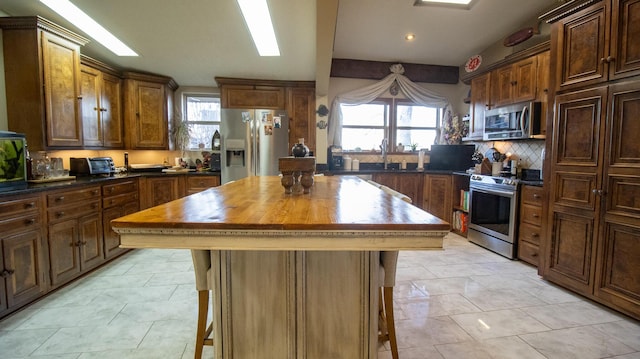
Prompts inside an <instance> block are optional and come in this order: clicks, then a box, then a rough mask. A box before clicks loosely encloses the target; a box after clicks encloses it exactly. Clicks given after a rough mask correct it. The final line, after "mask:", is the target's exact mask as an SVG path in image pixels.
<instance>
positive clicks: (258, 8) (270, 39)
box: [238, 0, 280, 56]
mask: <svg viewBox="0 0 640 359" xmlns="http://www.w3.org/2000/svg"><path fill="white" fill-rule="evenodd" d="M238 5H240V10H241V11H242V16H244V22H245V23H246V24H247V27H248V28H249V32H251V37H252V38H253V43H254V44H255V45H256V48H257V49H258V53H259V54H260V56H280V49H279V48H278V41H277V40H276V34H275V31H274V30H273V24H272V22H271V14H270V13H269V7H268V6H267V0H238Z"/></svg>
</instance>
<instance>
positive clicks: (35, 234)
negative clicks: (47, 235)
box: [0, 195, 47, 317]
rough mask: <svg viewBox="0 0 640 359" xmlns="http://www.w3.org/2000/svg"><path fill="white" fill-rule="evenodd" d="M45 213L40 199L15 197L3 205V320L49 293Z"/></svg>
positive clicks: (0, 266)
mask: <svg viewBox="0 0 640 359" xmlns="http://www.w3.org/2000/svg"><path fill="white" fill-rule="evenodd" d="M43 211H44V203H43V200H42V198H41V196H39V195H30V196H24V195H23V196H13V197H9V198H3V200H2V202H0V233H2V238H1V239H0V317H2V316H3V315H4V314H8V313H10V312H12V311H15V310H16V309H18V308H19V307H20V306H22V305H24V304H26V303H29V302H31V301H33V300H34V299H36V298H38V297H40V296H41V295H43V294H44V293H45V292H46V290H47V281H46V280H45V273H46V271H45V260H44V253H43V241H42V240H43V223H44V215H43Z"/></svg>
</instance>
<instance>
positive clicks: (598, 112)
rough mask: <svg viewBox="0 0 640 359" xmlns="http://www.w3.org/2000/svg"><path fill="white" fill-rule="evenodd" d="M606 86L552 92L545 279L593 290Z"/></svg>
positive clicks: (569, 286) (587, 292) (580, 288)
mask: <svg viewBox="0 0 640 359" xmlns="http://www.w3.org/2000/svg"><path fill="white" fill-rule="evenodd" d="M606 94H607V88H606V87H601V88H595V89H593V90H585V91H579V92H573V93H569V94H564V95H560V96H557V97H556V111H555V112H556V117H555V118H554V126H553V128H554V129H557V131H556V130H554V133H553V140H552V149H553V154H552V159H551V174H550V178H551V183H550V196H549V201H548V202H549V207H550V208H549V217H548V220H547V223H548V230H547V235H546V237H547V238H548V243H547V247H548V248H547V249H546V252H545V264H544V269H543V274H544V276H545V278H548V279H549V280H551V281H554V282H557V283H559V284H561V285H563V286H566V287H568V288H571V289H573V290H575V291H578V292H580V293H584V294H590V293H592V289H593V279H594V278H593V277H594V268H595V258H596V256H595V254H596V252H595V250H596V245H595V240H596V237H597V235H598V230H599V225H600V223H599V212H600V201H598V200H597V198H596V193H595V192H594V190H596V189H598V188H601V185H602V184H601V183H600V181H601V180H600V179H601V172H602V159H603V145H602V141H601V139H602V138H604V123H605V121H604V118H605V116H606V110H605V108H606V107H605V106H606Z"/></svg>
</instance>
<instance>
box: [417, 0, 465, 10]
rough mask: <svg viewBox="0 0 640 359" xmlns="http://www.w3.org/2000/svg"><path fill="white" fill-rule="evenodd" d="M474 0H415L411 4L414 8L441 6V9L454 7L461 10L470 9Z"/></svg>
mask: <svg viewBox="0 0 640 359" xmlns="http://www.w3.org/2000/svg"><path fill="white" fill-rule="evenodd" d="M475 2H476V0H416V2H415V3H414V4H413V5H415V6H424V5H431V6H443V7H456V8H462V9H471V6H473V4H474V3H475Z"/></svg>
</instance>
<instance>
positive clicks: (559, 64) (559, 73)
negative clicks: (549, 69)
mask: <svg viewBox="0 0 640 359" xmlns="http://www.w3.org/2000/svg"><path fill="white" fill-rule="evenodd" d="M605 3H607V2H606V1H602V2H598V3H596V4H594V5H592V6H590V7H588V8H586V9H584V10H582V11H579V12H577V13H575V14H573V15H570V16H567V17H566V18H564V19H562V20H560V21H558V22H556V23H554V24H553V25H552V28H551V52H552V53H551V58H553V59H555V61H556V64H555V74H556V75H555V79H556V90H558V91H560V90H564V89H569V88H574V87H576V86H581V85H589V84H596V83H599V82H603V81H606V80H607V70H606V69H605V65H606V63H605V59H606V58H607V56H608V53H609V50H608V48H607V42H606V34H607V32H608V27H609V16H608V15H609V14H608V6H605Z"/></svg>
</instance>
